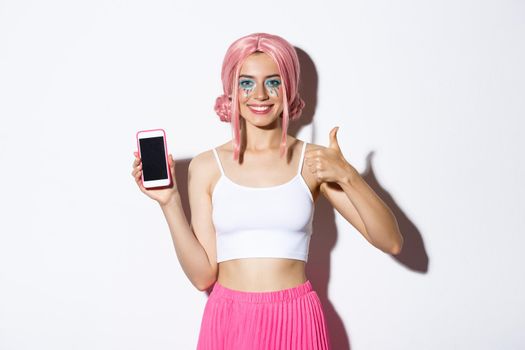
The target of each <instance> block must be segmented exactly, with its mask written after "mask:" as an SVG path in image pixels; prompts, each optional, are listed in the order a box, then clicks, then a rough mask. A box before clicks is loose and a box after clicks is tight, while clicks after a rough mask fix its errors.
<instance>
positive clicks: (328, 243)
mask: <svg viewBox="0 0 525 350" xmlns="http://www.w3.org/2000/svg"><path fill="white" fill-rule="evenodd" d="M296 51H297V53H298V56H299V60H300V63H301V84H300V89H299V91H300V94H301V97H302V98H303V99H304V101H305V102H306V106H305V108H304V110H303V113H302V116H301V118H300V119H299V120H297V121H295V122H292V123H290V125H289V129H288V133H289V134H290V135H293V136H296V135H297V134H298V132H299V130H300V129H301V127H302V126H304V125H309V124H311V123H312V122H313V116H314V114H315V109H316V105H317V85H318V83H317V82H318V77H317V70H316V69H315V65H314V63H313V61H312V60H311V59H310V57H309V56H308V55H307V54H306V53H305V52H304V51H303V50H301V49H299V48H297V47H296ZM313 132H314V133H315V129H314V131H313ZM312 139H315V135H312ZM373 154H374V152H371V153H370V154H369V155H368V156H367V163H366V164H367V167H366V170H365V172H364V173H363V174H361V176H362V177H363V179H364V180H365V181H366V182H367V183H368V185H370V187H372V189H373V190H374V191H375V192H376V193H377V194H378V195H379V197H381V199H382V200H383V201H384V202H385V203H386V204H387V205H388V206H389V207H390V209H391V210H392V211H393V213H394V215H395V217H396V219H397V221H398V224H399V228H400V230H401V233H402V234H403V237H404V239H405V240H404V246H403V250H402V252H401V253H400V254H398V255H392V258H393V259H395V260H396V261H398V262H399V263H400V264H402V265H404V266H405V267H407V268H409V269H410V270H413V271H417V272H422V273H426V272H427V270H428V256H427V254H426V251H425V247H424V244H423V240H422V237H421V234H420V232H419V230H418V229H417V227H415V225H414V224H413V223H412V221H411V220H410V219H409V218H408V217H407V215H406V214H405V213H404V212H403V210H402V209H401V208H400V207H399V206H398V205H397V204H396V201H395V200H394V198H392V196H391V195H390V194H389V193H388V191H386V190H385V189H384V188H383V187H382V186H381V185H380V184H379V182H378V181H377V178H376V176H375V174H374V171H373V167H372V156H373ZM190 161H191V160H190V159H176V162H177V166H176V179H177V181H178V186H179V191H180V195H181V200H182V204H183V208H184V213H185V214H186V217H187V218H188V221H190V220H191V213H190V207H189V200H188V183H187V179H188V166H189V163H190ZM335 220H336V218H335V212H334V209H333V207H332V206H331V204H330V203H329V202H328V201H327V200H326V199H325V198H324V197H323V196H319V198H318V200H317V201H316V203H315V212H314V221H313V235H312V239H311V243H310V254H309V258H308V264H307V265H306V274H307V276H308V279H309V280H310V281H311V283H312V285H313V288H314V289H315V291H316V292H317V294H318V295H319V298H320V300H321V303H322V304H323V309H324V310H325V315H326V319H327V323H328V330H329V335H330V342H331V345H332V348H333V349H337V350H350V349H351V346H350V339H349V336H348V332H347V331H346V329H345V326H344V324H343V321H342V319H341V317H340V316H339V314H338V312H337V310H336V309H335V308H334V306H333V304H332V302H331V301H330V300H329V298H328V283H329V281H330V254H331V252H332V249H333V248H334V247H335V245H336V242H337V234H338V232H337V227H336V221H335ZM210 292H211V288H210V289H209V290H208V291H207V292H206V293H207V294H208V295H209V294H210Z"/></svg>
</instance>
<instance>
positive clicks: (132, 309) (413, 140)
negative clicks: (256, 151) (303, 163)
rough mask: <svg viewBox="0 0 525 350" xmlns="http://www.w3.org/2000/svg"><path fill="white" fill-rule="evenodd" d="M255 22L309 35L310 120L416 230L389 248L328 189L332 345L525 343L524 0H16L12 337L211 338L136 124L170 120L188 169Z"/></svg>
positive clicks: (96, 342) (212, 142) (1, 36)
mask: <svg viewBox="0 0 525 350" xmlns="http://www.w3.org/2000/svg"><path fill="white" fill-rule="evenodd" d="M258 31H262V32H269V33H273V34H278V35H281V36H283V37H284V38H286V39H287V40H288V41H290V42H291V43H292V44H293V45H294V46H296V47H297V48H298V49H300V50H302V51H303V52H304V54H303V55H302V56H303V57H302V62H303V63H304V71H305V74H306V76H307V77H306V78H305V79H304V82H306V83H305V84H304V85H303V89H304V90H305V91H306V92H305V93H304V94H305V97H307V98H308V99H307V101H306V103H307V104H309V110H307V111H306V112H305V114H306V116H305V117H304V118H303V119H302V120H301V121H300V122H299V123H298V124H296V126H295V135H296V136H297V137H299V138H301V139H304V140H306V141H308V142H313V143H317V144H321V145H325V146H327V145H328V134H329V132H330V130H331V129H332V128H333V127H334V126H340V130H339V133H338V139H339V143H340V145H341V147H342V149H343V152H344V155H345V157H346V158H347V160H348V161H349V162H350V163H351V164H352V165H353V166H354V167H355V168H356V169H358V170H359V171H360V172H361V173H362V175H363V177H364V178H365V179H366V180H367V181H368V182H369V184H370V185H371V186H373V188H374V189H375V190H376V191H377V192H378V193H380V194H381V196H382V198H384V200H385V201H386V202H387V203H388V205H389V206H390V207H391V208H392V209H393V210H394V212H395V214H396V217H397V218H398V221H399V223H400V225H401V227H402V230H403V234H404V236H405V249H404V251H403V253H402V254H401V255H400V256H399V257H391V256H389V255H387V254H384V253H382V252H381V251H379V250H377V249H376V248H374V247H373V246H372V245H370V244H369V243H368V242H367V241H366V240H365V239H364V238H363V237H362V236H361V235H360V234H359V233H358V232H357V231H356V230H355V229H354V228H353V227H352V226H351V225H350V224H348V223H347V222H346V221H345V220H344V218H342V217H341V216H340V215H339V214H338V213H336V212H333V210H332V209H331V208H330V207H329V205H328V204H327V202H326V201H324V200H322V199H320V200H319V202H318V203H317V208H316V218H315V231H314V239H313V240H312V247H311V252H310V254H311V260H310V261H309V263H308V269H309V270H308V273H309V274H310V277H311V279H312V283H313V285H314V288H316V289H317V290H318V291H319V294H320V296H321V299H322V301H323V303H324V304H325V308H326V310H327V314H328V318H329V324H330V328H331V332H332V342H333V344H334V346H335V347H334V349H349V348H351V349H352V350H373V349H436V350H443V349H523V348H524V347H525V333H524V332H523V325H524V324H525V302H524V298H523V295H525V281H524V278H523V276H524V275H525V274H524V266H525V261H524V260H525V259H524V258H523V255H522V252H523V245H524V244H525V239H524V237H523V234H524V229H523V227H524V224H525V220H524V215H523V214H524V208H525V206H524V198H525V187H524V186H523V184H522V180H523V177H524V175H525V164H524V161H523V159H524V157H523V154H522V153H523V149H524V146H525V143H524V141H523V134H524V132H523V127H524V122H523V119H524V117H525V113H524V111H525V103H524V96H525V84H524V81H525V68H524V64H523V62H525V40H524V32H525V4H524V2H522V1H434V2H427V1H397V2H391V1H382V2H381V1H359V2H357V1H341V2H339V3H334V2H332V3H330V2H322V3H320V2H312V3H308V2H304V1H296V2H291V1H290V2H282V1H264V2H249V1H248V2H247V1H238V2H211V1H210V2H209V3H199V2H190V1H184V2H176V1H148V2H146V1H143V2H139V1H107V0H105V1H100V0H98V1H84V2H79V1H56V0H52V1H14V0H3V1H0V118H1V122H0V161H1V165H0V167H1V171H0V183H1V186H2V187H1V194H0V201H1V202H0V204H1V212H0V215H1V219H0V349H2V350H3V349H6V350H20V349H39V350H44V349H53V350H61V349H104V350H105V349H127V350H131V349H156V350H162V349H193V348H195V346H196V343H197V336H198V330H199V327H200V319H201V316H202V312H203V308H204V305H205V303H206V299H207V294H206V293H205V292H200V291H198V290H196V289H195V288H194V287H193V286H192V285H191V283H190V282H189V280H188V279H187V278H186V276H185V275H184V273H183V272H182V270H181V268H180V265H179V262H178V260H177V257H176V255H175V250H174V248H173V244H172V241H171V237H170V235H169V231H168V227H167V225H166V223H165V221H164V217H163V215H162V212H161V211H160V209H159V207H158V205H157V204H156V203H155V202H154V201H152V200H150V199H149V198H147V197H146V196H144V195H143V194H142V193H140V191H139V190H138V188H137V187H136V185H135V183H134V181H133V178H132V177H131V175H130V173H131V164H132V161H133V154H132V152H133V151H134V150H135V148H136V147H135V139H134V136H135V132H136V131H137V130H141V129H149V128H157V127H162V128H165V129H166V131H167V133H168V137H169V139H168V147H169V149H170V152H171V153H173V155H174V157H175V159H176V160H177V164H178V168H177V172H178V175H177V176H178V180H179V181H180V183H181V184H182V185H184V184H186V179H185V176H186V174H187V173H186V170H187V165H188V162H189V160H190V159H191V158H192V157H194V156H195V155H197V154H198V153H200V152H204V151H206V150H209V149H210V148H211V147H214V146H217V145H219V144H222V143H224V142H226V141H227V140H228V139H229V138H230V137H231V132H230V129H229V124H226V123H222V122H220V121H219V118H218V117H217V116H216V114H215V113H214V111H213V105H214V102H215V98H216V97H217V96H218V95H220V94H221V93H222V91H221V82H220V68H221V63H222V59H223V57H224V53H225V52H226V49H227V47H228V45H229V44H230V43H231V42H232V41H233V40H235V39H237V38H238V37H240V36H243V35H246V34H249V33H253V32H258ZM188 215H189V213H188ZM188 218H189V217H188Z"/></svg>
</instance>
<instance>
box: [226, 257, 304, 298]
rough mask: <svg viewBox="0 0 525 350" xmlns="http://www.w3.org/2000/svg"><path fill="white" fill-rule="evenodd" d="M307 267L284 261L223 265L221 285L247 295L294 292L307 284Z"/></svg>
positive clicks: (238, 261)
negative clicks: (292, 290) (289, 289)
mask: <svg viewBox="0 0 525 350" xmlns="http://www.w3.org/2000/svg"><path fill="white" fill-rule="evenodd" d="M305 266H306V263H305V262H304V261H302V260H294V259H283V258H243V259H234V260H227V261H223V262H221V263H219V273H218V278H217V281H218V282H219V284H221V285H222V286H224V287H226V288H229V289H234V290H239V291H244V292H269V291H276V290H281V289H287V288H294V287H297V286H298V285H300V284H303V283H304V282H306V280H307V278H306V273H305Z"/></svg>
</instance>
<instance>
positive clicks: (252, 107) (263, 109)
mask: <svg viewBox="0 0 525 350" xmlns="http://www.w3.org/2000/svg"><path fill="white" fill-rule="evenodd" d="M250 108H251V109H253V110H255V111H259V112H262V111H266V110H268V109H270V106H264V107H256V106H250Z"/></svg>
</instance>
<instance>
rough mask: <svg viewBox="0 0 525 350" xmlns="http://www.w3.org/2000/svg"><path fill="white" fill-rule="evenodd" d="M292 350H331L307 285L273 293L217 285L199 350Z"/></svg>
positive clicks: (208, 305) (315, 298) (317, 302)
mask: <svg viewBox="0 0 525 350" xmlns="http://www.w3.org/2000/svg"><path fill="white" fill-rule="evenodd" d="M295 349H305V350H306V349H308V350H326V349H330V341H329V336H328V329H327V326H326V320H325V316H324V313H323V309H322V305H321V302H320V300H319V296H318V295H317V293H316V292H315V291H314V290H313V289H312V285H311V283H310V281H306V282H305V283H303V284H301V285H299V286H297V287H294V288H289V289H283V290H278V291H271V292H243V291H238V290H233V289H229V288H226V287H224V286H222V285H220V284H219V283H218V282H215V284H214V286H213V290H212V292H211V294H210V296H209V298H208V301H207V303H206V306H205V308H204V315H203V318H202V322H201V328H200V333H199V340H198V345H197V350H295Z"/></svg>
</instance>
